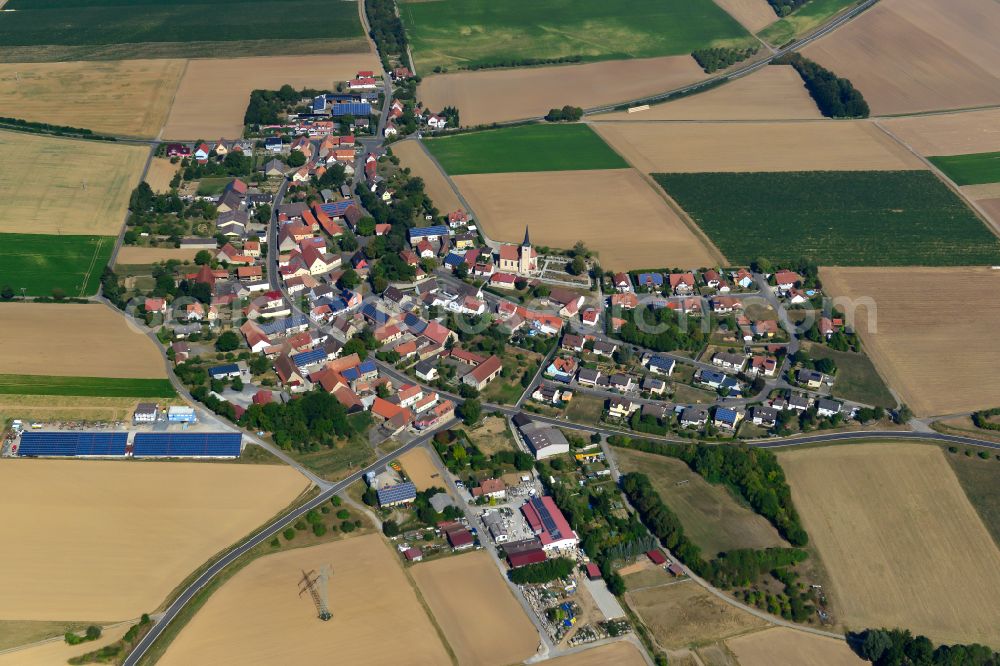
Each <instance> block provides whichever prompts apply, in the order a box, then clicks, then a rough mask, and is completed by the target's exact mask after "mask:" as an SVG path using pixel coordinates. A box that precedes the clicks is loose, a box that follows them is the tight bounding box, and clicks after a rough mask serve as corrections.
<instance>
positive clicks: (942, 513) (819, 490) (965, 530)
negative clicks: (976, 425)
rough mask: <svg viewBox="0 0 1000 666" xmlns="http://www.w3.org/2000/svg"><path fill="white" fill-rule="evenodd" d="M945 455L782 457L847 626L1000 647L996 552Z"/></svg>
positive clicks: (887, 447) (867, 447)
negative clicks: (889, 629)
mask: <svg viewBox="0 0 1000 666" xmlns="http://www.w3.org/2000/svg"><path fill="white" fill-rule="evenodd" d="M944 456H945V454H944V453H943V451H942V449H941V448H939V447H937V446H932V445H922V444H902V443H899V444H894V443H878V444H858V445H838V446H829V447H825V448H818V449H815V448H814V449H808V450H805V449H803V450H798V451H789V452H783V453H779V454H778V457H779V460H780V462H781V466H782V467H783V468H784V469H785V473H786V474H787V475H788V481H789V485H790V486H791V488H792V499H793V500H794V502H795V506H796V507H797V508H798V510H799V513H800V514H801V516H802V521H803V524H804V526H805V528H806V531H807V532H808V533H809V538H810V542H811V543H812V544H814V545H815V547H816V549H817V550H818V551H819V553H820V556H821V557H822V560H823V564H824V566H825V568H826V569H827V571H828V572H829V575H830V581H831V587H832V598H833V604H834V610H835V612H836V613H837V614H838V615H839V618H838V619H839V620H840V622H842V623H844V624H845V625H846V626H848V627H851V628H856V627H857V628H860V627H902V628H906V629H910V630H911V631H913V633H915V634H924V635H925V636H927V637H929V638H930V639H931V640H933V641H934V642H936V643H985V644H988V645H991V646H992V647H994V648H996V647H998V646H1000V606H998V605H997V603H996V595H995V591H996V590H998V589H1000V551H998V550H997V547H996V545H995V544H994V542H993V539H992V538H991V537H990V534H989V532H987V531H986V528H985V526H984V525H983V523H982V520H980V518H979V516H978V514H977V513H976V510H975V509H974V508H973V506H972V504H970V503H969V500H968V498H967V497H966V495H965V492H964V491H963V490H962V487H961V485H959V482H958V479H957V478H956V477H955V474H954V472H953V471H952V470H951V468H950V466H949V465H948V462H947V461H946V460H945V458H944Z"/></svg>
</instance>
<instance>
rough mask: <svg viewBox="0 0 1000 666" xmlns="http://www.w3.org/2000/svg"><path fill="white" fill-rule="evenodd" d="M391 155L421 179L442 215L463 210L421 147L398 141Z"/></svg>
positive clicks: (460, 203)
mask: <svg viewBox="0 0 1000 666" xmlns="http://www.w3.org/2000/svg"><path fill="white" fill-rule="evenodd" d="M392 154H393V155H395V156H396V157H398V158H399V162H400V164H401V165H402V166H404V167H408V168H409V169H410V170H411V172H412V173H413V175H414V176H419V177H420V178H423V180H424V191H425V192H426V193H427V196H429V197H430V198H431V201H433V202H434V205H435V206H437V209H438V210H439V211H440V212H441V214H442V215H446V214H448V213H451V212H454V211H456V210H459V209H461V208H463V206H462V202H461V201H459V200H458V195H457V194H455V190H453V189H452V188H451V185H450V184H449V183H448V180H447V178H445V175H444V174H443V173H441V170H440V169H438V168H437V165H435V164H434V162H433V161H432V160H431V158H430V156H429V155H428V154H427V153H426V152H425V151H424V149H423V146H421V145H420V144H419V143H417V142H416V141H400V142H399V143H394V144H392Z"/></svg>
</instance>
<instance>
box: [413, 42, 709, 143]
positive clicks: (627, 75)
mask: <svg viewBox="0 0 1000 666" xmlns="http://www.w3.org/2000/svg"><path fill="white" fill-rule="evenodd" d="M706 76H707V75H706V74H705V72H704V71H702V69H701V67H699V66H698V63H696V62H695V61H694V58H692V57H690V56H668V57H664V58H649V59H644V60H628V61H621V60H616V61H607V62H595V63H588V64H585V65H562V66H557V67H529V68H522V69H496V70H487V71H478V72H457V73H452V74H435V75H433V76H427V78H425V79H424V80H423V82H422V83H421V84H420V90H419V98H420V100H421V101H423V102H424V104H426V105H427V106H428V108H430V109H432V110H434V111H439V110H440V109H441V108H442V107H444V106H449V105H451V106H455V107H458V110H459V112H460V114H461V120H462V124H463V125H468V126H472V125H480V124H485V123H493V122H500V121H504V120H518V119H521V118H530V117H533V116H544V115H545V114H546V113H548V111H549V109H552V108H555V107H562V106H564V105H566V104H569V105H571V106H579V107H583V108H588V107H593V106H601V105H604V104H614V103H617V102H624V101H627V100H630V99H638V98H641V97H645V96H647V95H653V94H656V93H661V92H663V91H664V90H671V89H673V88H679V87H681V86H683V85H687V84H688V83H693V82H695V81H698V80H700V79H703V78H705V77H706Z"/></svg>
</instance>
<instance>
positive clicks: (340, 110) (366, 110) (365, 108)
mask: <svg viewBox="0 0 1000 666" xmlns="http://www.w3.org/2000/svg"><path fill="white" fill-rule="evenodd" d="M371 114H372V105H371V104H369V103H368V102H337V103H334V104H331V105H330V115H332V116H370V115H371Z"/></svg>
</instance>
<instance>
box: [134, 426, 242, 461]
mask: <svg viewBox="0 0 1000 666" xmlns="http://www.w3.org/2000/svg"><path fill="white" fill-rule="evenodd" d="M242 439H243V436H242V435H241V434H240V433H238V432H197V433H195V432H186V433H147V432H140V433H136V435H135V439H134V440H133V442H132V456H133V457H134V458H176V457H185V456H206V457H213V458H236V457H239V455H240V449H241V442H242Z"/></svg>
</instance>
